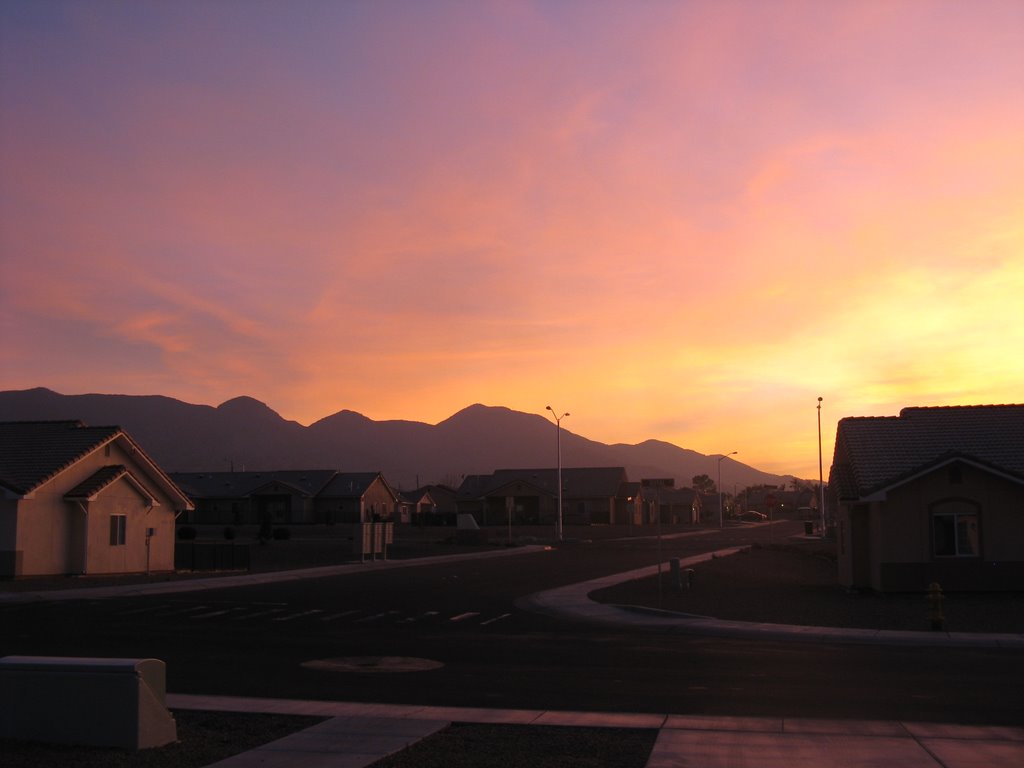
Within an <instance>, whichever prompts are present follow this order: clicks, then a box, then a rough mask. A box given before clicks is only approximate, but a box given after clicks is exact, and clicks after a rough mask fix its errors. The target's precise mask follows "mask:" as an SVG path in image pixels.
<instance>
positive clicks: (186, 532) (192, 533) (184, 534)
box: [178, 525, 196, 541]
mask: <svg viewBox="0 0 1024 768" xmlns="http://www.w3.org/2000/svg"><path fill="white" fill-rule="evenodd" d="M195 537H196V529H195V528H193V527H192V526H191V525H183V526H182V527H181V528H179V529H178V538H179V539H181V540H182V541H192V539H194V538H195Z"/></svg>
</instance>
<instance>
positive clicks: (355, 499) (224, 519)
mask: <svg viewBox="0 0 1024 768" xmlns="http://www.w3.org/2000/svg"><path fill="white" fill-rule="evenodd" d="M171 477H172V479H173V480H174V481H175V482H176V483H178V484H179V485H180V486H181V487H182V488H183V489H184V490H185V491H186V492H187V493H188V494H189V495H190V496H191V497H192V498H193V499H194V500H195V505H196V510H195V514H194V515H192V516H191V517H190V518H189V520H188V521H189V522H195V523H206V524H227V525H255V524H263V523H270V524H271V525H291V524H308V523H328V524H332V523H359V522H364V523H365V522H373V521H375V520H391V519H393V516H394V514H395V512H396V511H397V510H398V496H397V495H396V494H395V492H394V491H393V490H392V489H391V487H390V486H389V485H388V483H387V481H386V480H385V479H384V476H383V475H382V474H381V473H380V472H338V471H336V470H333V469H316V470H282V471H272V472H181V473H175V474H173V475H171Z"/></svg>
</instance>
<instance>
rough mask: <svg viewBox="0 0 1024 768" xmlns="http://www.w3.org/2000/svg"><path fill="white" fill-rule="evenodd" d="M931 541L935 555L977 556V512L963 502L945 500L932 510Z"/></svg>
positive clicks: (978, 551)
mask: <svg viewBox="0 0 1024 768" xmlns="http://www.w3.org/2000/svg"><path fill="white" fill-rule="evenodd" d="M932 541H933V547H934V552H935V556H936V557H977V556H978V555H979V554H981V550H980V547H979V538H978V512H977V510H976V509H974V508H973V507H972V506H971V505H969V504H966V503H964V502H945V503H943V504H940V505H938V506H936V507H935V509H934V511H933V512H932Z"/></svg>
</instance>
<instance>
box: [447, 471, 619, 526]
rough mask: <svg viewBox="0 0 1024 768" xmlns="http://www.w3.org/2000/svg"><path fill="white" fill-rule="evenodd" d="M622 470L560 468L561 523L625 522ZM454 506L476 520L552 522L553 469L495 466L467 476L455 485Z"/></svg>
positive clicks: (554, 510) (554, 498) (491, 522)
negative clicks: (455, 504)
mask: <svg viewBox="0 0 1024 768" xmlns="http://www.w3.org/2000/svg"><path fill="white" fill-rule="evenodd" d="M626 493H628V481H627V478H626V470H625V469H624V468H623V467H573V468H563V469H562V522H563V523H564V524H566V525H592V524H601V523H604V524H607V523H611V522H619V520H618V519H617V518H618V517H622V518H623V519H622V520H621V522H623V523H625V522H628V521H627V519H625V515H626V514H627V512H626V510H627V508H628V503H627V502H626V497H625V495H624V494H626ZM457 504H458V511H459V512H460V513H469V514H472V515H473V516H474V517H475V518H476V520H477V523H479V524H480V525H505V524H506V523H508V522H509V520H510V519H511V521H512V523H513V524H517V525H539V524H549V523H550V524H553V523H554V521H555V519H556V518H557V513H558V471H557V469H499V470H497V471H496V472H494V473H492V474H490V475H467V476H466V478H465V479H464V480H463V482H462V485H461V486H459V491H458V496H457Z"/></svg>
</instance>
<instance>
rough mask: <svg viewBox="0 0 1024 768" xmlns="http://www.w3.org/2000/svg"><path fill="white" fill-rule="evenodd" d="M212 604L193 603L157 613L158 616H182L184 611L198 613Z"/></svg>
mask: <svg viewBox="0 0 1024 768" xmlns="http://www.w3.org/2000/svg"><path fill="white" fill-rule="evenodd" d="M209 607H210V606H208V605H192V606H189V607H188V608H178V609H177V610H174V611H164V612H163V613H159V614H157V615H158V616H180V615H181V614H183V613H196V612H198V611H205V610H206V609H207V608H209Z"/></svg>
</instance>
